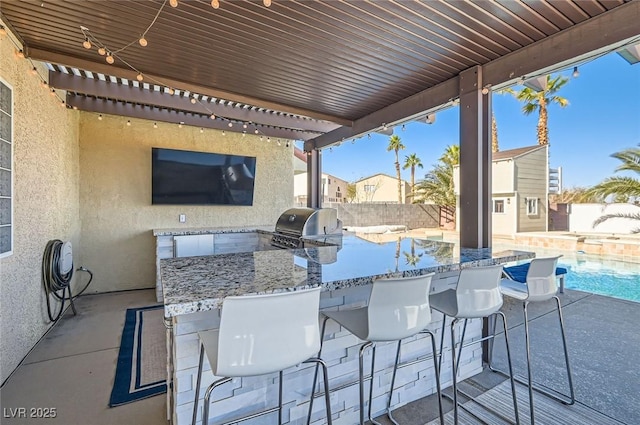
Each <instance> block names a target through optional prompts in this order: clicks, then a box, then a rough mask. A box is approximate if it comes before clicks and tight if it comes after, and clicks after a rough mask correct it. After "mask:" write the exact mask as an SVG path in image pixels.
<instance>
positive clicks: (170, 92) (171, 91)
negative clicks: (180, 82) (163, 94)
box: [167, 87, 175, 95]
mask: <svg viewBox="0 0 640 425" xmlns="http://www.w3.org/2000/svg"><path fill="white" fill-rule="evenodd" d="M167 93H169V94H170V95H173V93H175V91H174V90H173V89H172V88H171V87H167Z"/></svg>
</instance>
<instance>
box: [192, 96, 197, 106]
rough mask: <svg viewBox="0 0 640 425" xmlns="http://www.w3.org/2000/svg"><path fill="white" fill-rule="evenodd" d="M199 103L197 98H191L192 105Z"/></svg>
mask: <svg viewBox="0 0 640 425" xmlns="http://www.w3.org/2000/svg"><path fill="white" fill-rule="evenodd" d="M197 101H198V100H197V99H196V98H195V97H192V98H191V103H193V104H194V105H195V104H196V102H197Z"/></svg>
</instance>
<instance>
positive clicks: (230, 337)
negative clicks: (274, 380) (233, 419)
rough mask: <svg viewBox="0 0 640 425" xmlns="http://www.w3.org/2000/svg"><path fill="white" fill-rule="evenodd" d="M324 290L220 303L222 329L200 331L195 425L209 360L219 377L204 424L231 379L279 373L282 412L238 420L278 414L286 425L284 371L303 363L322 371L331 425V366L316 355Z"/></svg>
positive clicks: (208, 394)
mask: <svg viewBox="0 0 640 425" xmlns="http://www.w3.org/2000/svg"><path fill="white" fill-rule="evenodd" d="M319 306H320V287H318V288H314V289H307V290H302V291H291V292H285V293H280V294H269V295H253V296H237V297H227V298H225V299H224V301H223V303H222V313H221V317H220V328H219V329H213V330H210V331H205V332H198V336H199V337H200V343H201V346H200V361H199V364H198V379H197V384H196V395H195V404H194V406H193V421H192V424H193V425H195V424H196V419H197V415H198V399H199V397H200V382H201V379H202V364H203V359H204V355H205V354H206V355H207V359H208V360H209V364H210V365H211V371H212V372H213V374H214V376H216V377H223V378H220V379H217V380H215V381H214V382H213V383H212V384H211V385H209V387H208V388H207V391H206V392H205V397H204V412H203V414H202V423H203V424H205V425H208V423H209V404H210V399H211V393H212V392H213V390H214V388H216V387H217V386H219V385H222V384H225V383H227V382H230V381H231V379H232V378H237V377H244V376H257V375H265V374H270V373H274V372H279V378H280V379H279V393H278V407H274V408H271V409H268V410H265V411H263V412H259V413H257V414H253V415H250V416H247V417H244V418H239V419H237V420H245V419H250V418H254V417H257V416H261V415H264V414H267V413H271V412H275V411H276V410H277V411H278V423H279V424H281V423H282V371H283V370H284V369H286V368H289V367H293V366H296V365H298V364H300V363H306V362H314V363H316V364H318V365H319V366H322V369H323V374H324V384H325V402H326V411H327V423H328V424H331V406H330V402H329V387H328V378H327V376H328V375H327V366H326V364H325V363H324V362H323V361H322V360H321V359H320V358H317V357H315V356H314V355H315V354H316V353H317V352H318V351H319V350H320V329H319V326H318V312H319Z"/></svg>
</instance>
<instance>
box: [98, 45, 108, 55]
mask: <svg viewBox="0 0 640 425" xmlns="http://www.w3.org/2000/svg"><path fill="white" fill-rule="evenodd" d="M98 54H99V55H100V56H104V55H106V54H107V49H105V48H104V47H99V48H98Z"/></svg>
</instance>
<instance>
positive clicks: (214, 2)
mask: <svg viewBox="0 0 640 425" xmlns="http://www.w3.org/2000/svg"><path fill="white" fill-rule="evenodd" d="M211 7H213V8H214V9H217V8H219V7H220V2H219V1H218V0H211Z"/></svg>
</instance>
